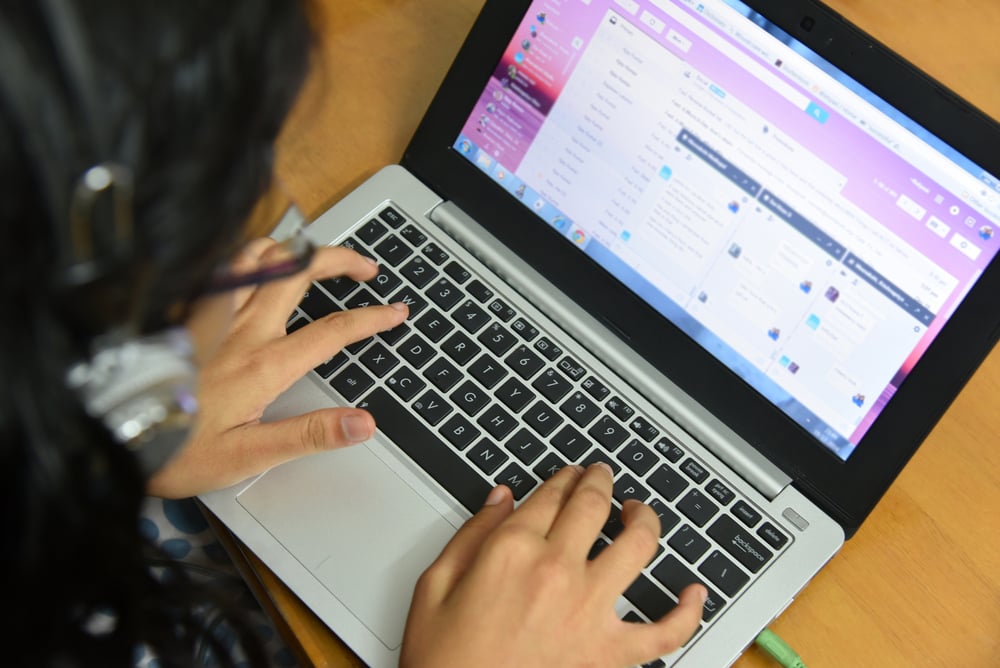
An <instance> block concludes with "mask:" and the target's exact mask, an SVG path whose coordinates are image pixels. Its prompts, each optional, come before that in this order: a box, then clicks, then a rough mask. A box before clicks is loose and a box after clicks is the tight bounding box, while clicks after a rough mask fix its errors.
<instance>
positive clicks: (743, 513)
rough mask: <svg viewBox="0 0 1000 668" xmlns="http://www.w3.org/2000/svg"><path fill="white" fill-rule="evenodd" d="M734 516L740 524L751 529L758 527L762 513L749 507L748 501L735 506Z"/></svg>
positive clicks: (737, 503)
mask: <svg viewBox="0 0 1000 668" xmlns="http://www.w3.org/2000/svg"><path fill="white" fill-rule="evenodd" d="M733 515H735V516H736V518H737V519H738V520H739V521H740V522H743V524H746V525H747V526H748V527H751V528H753V527H755V526H757V523H758V522H760V513H758V512H757V511H756V510H754V509H753V508H751V507H750V506H749V505H747V502H746V501H737V502H736V505H734V506H733Z"/></svg>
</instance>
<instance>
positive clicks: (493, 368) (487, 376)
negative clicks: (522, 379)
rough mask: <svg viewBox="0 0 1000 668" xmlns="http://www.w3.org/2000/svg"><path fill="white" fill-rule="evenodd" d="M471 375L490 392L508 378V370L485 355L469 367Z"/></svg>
mask: <svg viewBox="0 0 1000 668" xmlns="http://www.w3.org/2000/svg"><path fill="white" fill-rule="evenodd" d="M469 373H470V374H472V377H473V378H475V379H476V380H478V381H479V382H480V383H482V385H483V387H485V388H486V389H488V390H490V389H493V387H494V386H495V385H496V384H497V383H499V382H500V381H501V380H503V379H504V378H505V377H506V376H507V369H505V368H504V367H503V365H502V364H500V362H498V361H497V360H496V359H494V358H493V357H491V356H490V355H483V356H482V357H480V358H479V359H477V360H476V361H475V362H473V363H472V364H471V365H469Z"/></svg>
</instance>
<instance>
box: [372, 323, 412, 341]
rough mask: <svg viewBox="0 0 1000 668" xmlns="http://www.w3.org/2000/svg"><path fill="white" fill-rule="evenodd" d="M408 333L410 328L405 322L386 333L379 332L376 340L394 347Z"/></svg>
mask: <svg viewBox="0 0 1000 668" xmlns="http://www.w3.org/2000/svg"><path fill="white" fill-rule="evenodd" d="M409 333H410V326H409V325H407V324H406V323H405V322H403V323H400V324H398V325H396V326H395V327H393V328H392V329H390V330H389V331H387V332H379V334H378V338H380V339H382V340H383V341H385V342H386V343H387V344H389V345H390V346H394V345H396V344H397V343H399V342H400V341H402V340H403V339H404V338H406V335H407V334H409Z"/></svg>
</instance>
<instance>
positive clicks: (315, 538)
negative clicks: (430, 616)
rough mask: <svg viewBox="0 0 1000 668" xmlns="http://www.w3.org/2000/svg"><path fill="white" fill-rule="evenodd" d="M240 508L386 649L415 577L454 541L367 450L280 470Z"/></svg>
mask: <svg viewBox="0 0 1000 668" xmlns="http://www.w3.org/2000/svg"><path fill="white" fill-rule="evenodd" d="M374 447H379V446H377V445H376V446H374ZM237 501H239V503H240V504H241V505H242V506H243V507H244V508H246V510H247V512H249V513H250V514H251V515H253V516H254V518H256V519H257V521H258V522H260V523H261V524H262V525H263V526H264V528H265V529H267V531H268V532H269V533H270V534H272V535H273V536H274V537H275V538H276V539H277V540H278V542H280V543H281V544H282V545H283V546H284V547H285V548H286V549H287V550H288V551H289V552H291V553H292V555H293V556H294V557H295V558H296V559H297V560H298V561H299V562H300V563H301V564H302V565H303V566H305V567H306V569H308V570H309V571H310V572H311V573H312V574H313V575H315V576H316V578H317V579H318V580H319V581H320V582H321V583H323V585H324V586H325V587H326V588H327V589H329V590H330V593H331V594H333V595H334V596H335V597H337V599H339V600H340V602H341V603H343V604H344V605H345V606H346V607H347V608H348V609H350V610H351V612H352V613H354V615H356V616H357V617H358V619H359V620H361V622H362V623H363V624H364V625H365V626H367V627H368V628H369V629H370V630H371V631H372V632H373V633H374V634H375V635H376V636H378V638H379V639H380V640H381V641H382V642H383V643H384V644H385V645H386V646H387V647H388V648H389V649H396V648H397V647H399V646H400V645H401V644H402V640H403V628H404V626H405V623H406V613H407V610H409V607H410V599H411V597H412V595H413V586H414V584H415V583H416V581H417V578H418V577H419V576H420V574H421V573H422V572H423V571H424V569H426V568H427V566H429V565H430V564H431V562H432V561H434V559H435V558H437V556H438V554H439V553H440V552H441V549H442V548H443V547H444V545H445V544H446V543H447V542H448V540H450V539H451V537H452V535H454V533H455V529H454V527H452V525H451V524H449V523H448V522H447V521H446V520H445V519H444V518H443V517H441V515H440V514H439V513H438V512H437V511H436V510H435V509H434V508H432V507H431V506H430V505H428V503H427V502H426V501H424V500H423V499H422V498H421V497H420V496H419V495H418V494H417V493H416V492H415V491H414V490H413V489H412V488H411V487H410V486H409V485H407V484H406V483H405V482H404V481H403V480H402V479H400V478H399V476H397V475H396V474H395V473H394V472H393V471H392V470H391V469H390V468H389V467H388V466H386V465H385V464H384V463H383V462H382V461H381V460H380V459H379V458H378V457H376V456H375V455H374V454H373V453H372V452H371V451H370V450H368V448H367V447H366V446H364V445H361V446H354V447H351V448H346V449H343V450H337V451H334V452H328V453H323V454H318V455H314V456H310V457H305V458H304V459H300V460H297V461H294V462H290V463H288V464H284V465H282V466H279V467H277V468H275V469H274V470H272V471H270V472H268V473H267V474H265V475H264V476H262V477H261V478H260V479H259V480H258V481H257V482H255V483H254V484H253V485H251V486H250V487H249V488H248V489H247V490H245V491H244V492H243V493H242V494H240V495H239V497H237Z"/></svg>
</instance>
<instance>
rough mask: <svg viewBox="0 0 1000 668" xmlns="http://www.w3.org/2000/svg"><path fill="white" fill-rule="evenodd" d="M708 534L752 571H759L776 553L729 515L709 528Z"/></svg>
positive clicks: (723, 516) (720, 518) (722, 517)
mask: <svg viewBox="0 0 1000 668" xmlns="http://www.w3.org/2000/svg"><path fill="white" fill-rule="evenodd" d="M708 535H709V536H711V537H712V539H714V540H715V542H716V543H718V544H719V545H721V546H722V549H724V550H725V551H726V552H728V553H729V554H730V555H731V556H733V557H734V558H735V559H736V561H738V562H740V563H741V564H742V565H743V566H745V567H746V568H747V570H749V571H750V572H751V573H757V572H758V571H760V569H761V568H763V567H764V564H766V563H767V562H768V561H770V559H771V557H772V556H774V554H773V553H772V552H771V551H770V550H769V549H767V548H766V547H764V545H763V544H761V542H760V541H758V540H757V539H756V538H754V537H753V536H752V535H751V534H750V532H749V531H747V530H746V529H745V528H743V527H741V526H740V525H739V524H737V523H736V522H735V521H734V520H733V518H731V517H729V516H728V515H721V516H720V517H719V519H717V520H715V523H714V524H712V526H710V527H709V528H708Z"/></svg>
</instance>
